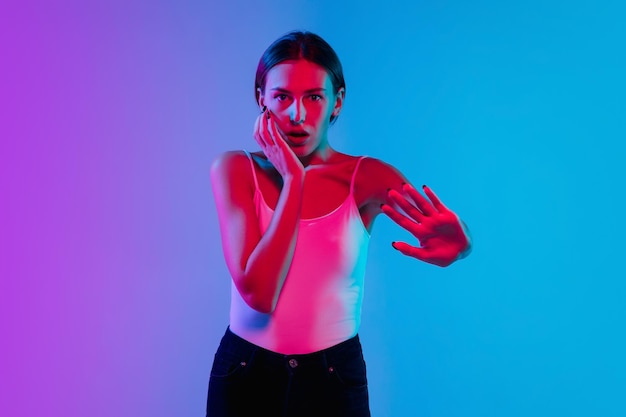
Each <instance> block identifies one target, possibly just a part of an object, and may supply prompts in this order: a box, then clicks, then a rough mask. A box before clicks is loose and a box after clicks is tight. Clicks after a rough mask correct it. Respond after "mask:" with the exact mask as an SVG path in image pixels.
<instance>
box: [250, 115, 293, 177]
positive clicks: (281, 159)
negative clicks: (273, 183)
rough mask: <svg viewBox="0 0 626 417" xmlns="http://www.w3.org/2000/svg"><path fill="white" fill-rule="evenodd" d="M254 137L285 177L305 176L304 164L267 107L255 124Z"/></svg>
mask: <svg viewBox="0 0 626 417" xmlns="http://www.w3.org/2000/svg"><path fill="white" fill-rule="evenodd" d="M254 139H255V140H256V142H257V143H258V144H259V145H260V146H261V150H262V151H263V153H264V154H265V156H266V157H267V159H268V160H269V161H270V162H271V163H272V165H274V167H275V168H276V170H277V171H278V173H279V174H280V175H281V176H282V177H283V179H286V178H288V177H295V178H302V177H303V176H304V166H303V165H302V163H301V162H300V160H299V159H298V157H297V156H296V154H294V152H293V150H292V149H291V148H290V147H289V145H288V144H287V143H286V142H285V139H284V138H283V136H282V133H281V132H280V130H279V129H278V126H277V125H276V122H275V121H274V120H273V118H272V116H271V112H270V111H269V109H267V108H266V109H265V110H264V111H263V112H262V113H261V114H260V115H259V117H257V120H256V123H255V125H254Z"/></svg>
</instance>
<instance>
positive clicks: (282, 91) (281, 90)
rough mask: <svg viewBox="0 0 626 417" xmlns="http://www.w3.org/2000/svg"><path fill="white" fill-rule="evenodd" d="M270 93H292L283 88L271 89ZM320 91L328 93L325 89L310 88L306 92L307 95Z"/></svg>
mask: <svg viewBox="0 0 626 417" xmlns="http://www.w3.org/2000/svg"><path fill="white" fill-rule="evenodd" d="M270 91H280V92H281V93H291V91H289V90H287V89H285V88H281V87H274V88H271V89H270ZM318 91H326V89H325V88H310V89H308V90H304V92H305V93H315V92H318Z"/></svg>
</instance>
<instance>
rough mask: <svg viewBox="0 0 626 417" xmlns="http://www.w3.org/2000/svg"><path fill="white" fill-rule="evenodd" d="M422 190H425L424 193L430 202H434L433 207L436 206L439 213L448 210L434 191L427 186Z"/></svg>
mask: <svg viewBox="0 0 626 417" xmlns="http://www.w3.org/2000/svg"><path fill="white" fill-rule="evenodd" d="M422 188H423V189H424V193H425V194H426V196H427V197H428V198H429V199H430V201H432V202H433V206H435V208H436V209H437V210H438V211H440V212H441V211H445V210H448V208H447V207H446V206H444V205H443V203H442V202H441V200H439V197H437V195H436V194H435V192H434V191H433V190H431V189H430V188H429V187H427V186H425V185H423V186H422Z"/></svg>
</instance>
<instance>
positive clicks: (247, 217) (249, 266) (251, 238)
mask: <svg viewBox="0 0 626 417" xmlns="http://www.w3.org/2000/svg"><path fill="white" fill-rule="evenodd" d="M344 95H345V92H344V90H343V89H340V90H339V91H337V92H333V88H332V82H331V80H330V77H329V75H328V73H327V72H326V70H325V69H324V68H323V67H321V66H318V65H317V64H314V63H312V62H309V61H306V60H302V59H300V60H292V61H284V62H282V63H280V64H278V65H276V66H274V67H273V68H272V69H270V70H269V72H268V74H267V77H266V84H265V88H264V89H263V91H259V105H260V106H261V107H262V108H264V112H263V113H262V114H260V115H259V116H258V118H257V121H256V124H255V129H254V138H255V140H256V141H257V143H258V144H259V145H260V147H261V149H262V153H259V154H257V156H258V157H259V158H262V159H266V160H267V161H268V162H269V163H270V164H267V167H268V168H267V169H264V170H263V172H262V174H263V176H264V177H265V180H261V181H260V187H261V192H262V194H263V196H264V197H265V199H266V200H267V202H268V205H269V206H270V207H272V208H273V209H274V216H273V218H272V221H271V222H270V224H269V226H268V228H267V230H266V231H265V232H264V233H261V232H260V231H259V225H258V219H256V216H255V214H254V208H253V205H252V201H251V200H252V199H251V196H250V189H252V188H253V187H252V186H251V178H241V177H242V175H241V173H242V172H249V171H250V168H249V162H248V161H247V157H245V155H244V154H243V153H236V152H233V153H228V154H225V155H223V156H222V157H220V158H218V160H217V161H216V163H215V164H214V165H213V169H212V181H213V190H214V193H215V197H216V198H215V199H216V204H217V208H218V214H219V218H220V226H221V230H222V240H223V248H224V255H225V258H226V263H227V265H228V267H229V270H230V272H231V274H232V277H233V282H234V284H235V286H236V287H237V290H238V291H239V293H240V294H241V296H242V298H243V299H244V300H245V302H246V303H247V304H248V305H249V306H250V307H251V308H253V309H255V310H258V311H260V312H263V313H271V312H272V311H273V310H274V308H275V307H276V302H277V300H278V296H279V294H280V292H281V289H282V286H283V284H284V280H285V277H286V275H287V272H288V270H289V266H290V264H291V261H292V258H293V252H294V246H295V242H296V237H297V233H298V227H299V222H300V220H301V219H303V218H313V217H316V216H321V215H324V214H326V213H328V212H330V211H331V210H332V209H334V208H336V207H338V206H339V205H340V204H341V202H342V201H343V200H345V198H346V195H347V194H348V191H347V188H346V184H348V183H349V178H347V175H348V173H349V171H348V170H346V166H347V165H349V164H350V163H353V162H354V160H355V157H353V156H350V155H345V154H342V153H340V152H337V151H336V150H334V149H333V148H332V147H331V146H330V144H329V143H328V128H329V124H330V118H331V116H337V115H338V114H339V113H340V111H341V108H342V105H343V98H344ZM328 178H330V180H328ZM424 192H425V193H426V196H427V197H428V198H424V197H423V196H421V195H420V194H419V193H418V192H417V191H416V190H415V189H414V188H413V187H412V186H410V185H409V184H408V180H407V179H406V178H405V177H404V176H403V175H402V174H401V173H400V172H398V171H397V170H396V169H395V168H394V167H392V166H391V165H388V164H386V163H384V162H382V161H379V160H377V159H374V158H367V159H366V160H365V161H364V162H363V164H362V166H361V168H360V171H359V174H358V175H357V178H356V181H355V196H354V198H355V201H356V204H357V206H358V207H359V211H360V213H361V217H362V220H363V224H364V225H365V227H366V228H367V229H368V230H371V228H372V225H373V222H374V219H375V217H376V216H377V215H378V214H380V213H384V214H386V215H387V216H389V217H390V218H391V219H392V220H393V221H395V222H396V223H397V224H399V225H400V226H401V227H403V228H405V229H406V230H408V231H409V232H411V233H412V234H413V235H414V236H416V238H417V239H418V241H419V243H420V245H419V246H413V245H410V244H408V243H404V242H394V243H393V245H394V248H396V249H397V250H399V251H400V252H401V253H403V254H405V255H408V256H412V257H415V258H417V259H419V260H422V261H425V262H429V263H432V264H435V265H439V266H447V265H450V264H451V263H452V262H454V261H455V260H457V259H460V258H461V257H463V256H465V255H466V254H467V253H468V252H469V248H470V238H469V235H468V233H467V232H466V228H465V227H464V225H463V223H462V222H461V221H460V219H459V218H458V216H457V215H456V214H455V213H453V212H452V211H450V210H449V209H447V208H446V207H445V206H444V205H443V204H442V203H441V202H440V200H439V199H438V198H437V196H436V195H435V194H434V193H433V192H432V191H431V190H430V189H429V188H427V187H424ZM242 237H243V239H242Z"/></svg>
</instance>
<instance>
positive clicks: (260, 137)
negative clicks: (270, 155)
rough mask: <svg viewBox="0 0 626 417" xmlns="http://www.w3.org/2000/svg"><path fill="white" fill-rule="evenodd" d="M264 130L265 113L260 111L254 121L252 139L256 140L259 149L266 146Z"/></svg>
mask: <svg viewBox="0 0 626 417" xmlns="http://www.w3.org/2000/svg"><path fill="white" fill-rule="evenodd" d="M265 130H266V129H265V113H261V114H260V115H259V116H258V117H257V118H256V121H255V122H254V140H256V142H257V143H258V144H259V146H260V147H261V149H265V148H267V141H266V139H265V137H266V134H265Z"/></svg>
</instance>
